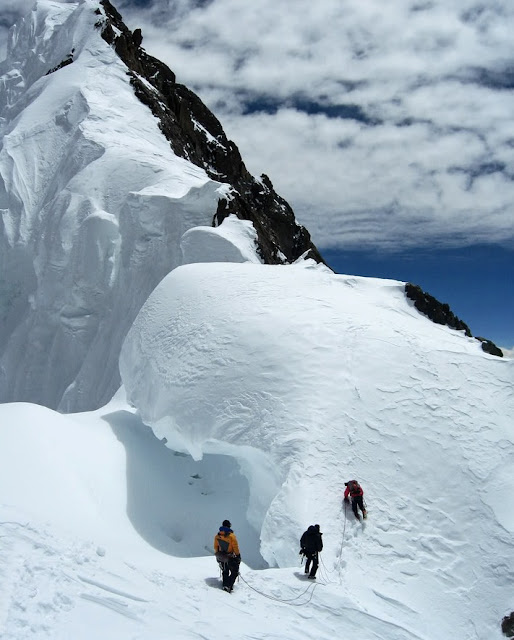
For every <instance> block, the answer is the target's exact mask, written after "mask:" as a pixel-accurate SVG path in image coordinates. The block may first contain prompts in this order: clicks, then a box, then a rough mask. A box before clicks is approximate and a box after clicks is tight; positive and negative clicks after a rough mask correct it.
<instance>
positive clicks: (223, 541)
mask: <svg viewBox="0 0 514 640" xmlns="http://www.w3.org/2000/svg"><path fill="white" fill-rule="evenodd" d="M216 540H217V541H218V551H216V560H217V561H218V562H222V563H225V562H228V561H229V558H230V555H229V553H228V548H229V545H230V542H229V540H228V538H224V537H222V536H221V535H218V536H217V538H216Z"/></svg>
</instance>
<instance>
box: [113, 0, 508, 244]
mask: <svg viewBox="0 0 514 640" xmlns="http://www.w3.org/2000/svg"><path fill="white" fill-rule="evenodd" d="M122 10H123V13H124V15H125V17H126V18H128V21H129V22H130V23H131V26H133V27H135V26H142V27H143V34H144V36H145V40H144V43H143V45H144V46H145V47H146V48H147V50H148V51H149V52H150V53H152V54H154V55H156V56H157V57H160V58H161V59H163V60H164V61H166V62H167V63H168V64H169V65H170V66H171V68H172V69H173V70H174V71H175V72H176V74H177V78H178V80H179V81H180V82H183V83H185V84H187V85H188V86H190V87H191V88H193V89H194V90H195V91H196V92H197V93H199V95H200V96H201V97H202V98H203V100H204V101H205V102H206V103H207V105H208V106H209V107H210V108H211V109H212V110H213V111H214V112H215V114H216V115H217V116H218V117H219V119H220V120H221V122H222V124H223V126H224V128H225V130H226V132H227V134H228V135H229V136H230V137H231V138H232V139H233V140H234V141H235V142H236V144H237V145H238V146H239V148H240V150H241V152H242V155H243V158H244V159H245V162H246V164H247V165H248V168H249V169H250V171H252V172H253V173H256V174H259V173H261V172H264V173H267V174H268V175H269V176H270V177H271V179H272V181H273V183H274V185H275V187H276V188H277V190H278V191H279V193H281V195H283V196H284V197H285V198H286V199H287V200H288V201H289V202H290V203H291V204H292V206H293V208H294V209H295V212H296V214H297V217H298V219H299V220H300V222H302V223H303V224H305V225H306V226H307V227H308V229H309V230H310V231H311V233H312V235H313V238H314V241H315V242H316V243H317V244H318V245H319V246H323V247H344V248H351V247H357V246H362V245H365V246H367V247H375V248H377V247H378V248H385V249H392V250H400V249H402V248H408V247H411V246H416V245H419V244H439V245H444V244H453V245H455V246H459V245H460V246H462V245H467V244H473V243H475V242H477V241H478V240H480V242H482V243H483V242H490V243H500V244H505V245H511V246H512V245H514V232H513V228H512V218H513V215H514V210H513V207H514V205H513V202H514V125H513V123H512V117H511V114H512V108H513V94H512V89H513V87H514V62H513V59H512V44H511V31H510V28H509V25H512V23H513V19H514V6H513V5H512V3H511V2H510V1H509V0H500V1H499V2H496V3H494V6H493V5H492V4H491V3H485V2H480V1H476V0H456V1H455V2H453V3H447V2H443V1H442V0H432V1H423V0H399V1H398V2H395V3H393V4H392V3H383V2H382V1H379V0H368V1H367V2H365V3H363V2H361V1H360V0H324V2H322V3H313V2H311V1H310V0H297V1H296V2H295V3H289V2H286V1H285V0H261V2H259V3H241V2H239V0H212V1H210V2H195V1H194V0H189V1H188V0H181V1H180V2H172V3H167V2H159V1H157V2H154V3H153V4H152V5H151V8H146V9H144V10H141V9H138V8H137V7H134V6H131V5H130V4H127V3H126V4H125V6H122Z"/></svg>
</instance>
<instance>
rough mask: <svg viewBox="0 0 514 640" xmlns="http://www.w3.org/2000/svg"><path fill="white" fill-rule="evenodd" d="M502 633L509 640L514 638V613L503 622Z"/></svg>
mask: <svg viewBox="0 0 514 640" xmlns="http://www.w3.org/2000/svg"><path fill="white" fill-rule="evenodd" d="M502 631H503V633H504V635H506V636H507V638H514V611H513V612H512V613H511V614H510V616H505V618H503V620H502Z"/></svg>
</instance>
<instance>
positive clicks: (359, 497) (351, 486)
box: [344, 480, 368, 520]
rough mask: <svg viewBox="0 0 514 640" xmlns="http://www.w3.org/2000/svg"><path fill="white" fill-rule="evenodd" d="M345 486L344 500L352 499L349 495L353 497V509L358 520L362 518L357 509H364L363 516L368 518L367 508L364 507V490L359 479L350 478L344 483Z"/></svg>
mask: <svg viewBox="0 0 514 640" xmlns="http://www.w3.org/2000/svg"><path fill="white" fill-rule="evenodd" d="M344 486H345V487H346V489H345V490H344V501H345V502H350V499H349V497H348V496H350V498H351V499H352V511H353V513H354V515H355V517H356V518H357V520H360V519H361V517H360V515H359V512H358V511H357V509H360V510H361V511H362V517H363V518H366V517H367V515H368V514H367V513H366V508H365V507H364V491H363V490H362V487H361V486H360V484H359V483H358V482H357V480H349V481H348V482H345V483H344Z"/></svg>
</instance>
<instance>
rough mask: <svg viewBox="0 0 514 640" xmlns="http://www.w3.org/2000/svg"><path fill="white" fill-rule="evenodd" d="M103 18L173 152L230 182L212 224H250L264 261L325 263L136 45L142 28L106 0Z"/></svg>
mask: <svg viewBox="0 0 514 640" xmlns="http://www.w3.org/2000/svg"><path fill="white" fill-rule="evenodd" d="M101 5H102V6H103V8H104V10H105V17H102V19H100V20H99V22H98V23H97V26H98V27H99V28H100V29H101V33H102V37H103V38H104V40H106V42H108V43H109V44H111V45H112V46H113V47H114V49H115V51H116V53H117V54H118V55H119V56H120V58H121V59H122V60H123V62H124V63H125V64H126V65H127V67H128V69H129V71H128V73H129V75H130V81H131V84H132V86H133V87H134V91H135V93H136V95H137V97H138V98H139V99H140V100H141V102H143V103H144V104H146V105H147V106H148V107H149V108H150V109H151V111H152V113H153V114H154V116H156V117H157V118H158V120H159V123H160V124H159V126H160V129H161V131H162V132H163V134H164V135H165V136H166V139H167V140H168V141H169V143H170V145H171V147H172V149H173V151H174V152H175V153H176V154H177V155H179V156H181V157H183V158H185V159H187V160H189V161H190V162H192V163H194V164H196V165H198V166H199V167H202V168H203V169H204V170H205V171H206V173H207V174H208V175H209V177H211V178H212V179H213V180H217V181H220V182H228V183H229V184H231V185H232V187H233V191H232V193H231V195H230V197H229V198H228V199H222V200H220V202H219V206H218V210H217V212H216V215H215V216H214V220H213V224H214V225H218V224H220V223H221V222H222V221H223V220H224V218H226V217H227V216H228V215H230V214H235V215H236V216H237V217H238V218H241V219H245V220H251V222H253V224H254V227H255V229H256V231H257V235H258V240H259V250H260V254H261V257H262V259H263V260H264V262H266V263H269V264H280V263H283V262H292V261H294V260H296V259H298V258H299V257H300V256H301V255H303V254H306V255H307V256H308V257H310V258H313V259H314V260H316V261H317V262H324V260H323V258H322V257H321V255H320V253H319V251H318V250H317V249H316V247H315V246H314V245H313V243H312V242H311V238H310V234H309V232H308V231H307V230H306V229H305V228H304V227H302V226H301V225H299V224H297V222H296V220H295V217H294V213H293V211H292V209H291V207H290V206H289V205H288V203H287V202H286V201H285V200H284V199H283V198H281V197H280V196H279V195H278V194H277V193H276V192H275V190H274V189H273V185H272V184H271V181H270V179H269V178H268V177H267V176H265V175H263V176H262V177H261V180H256V179H255V178H254V177H253V176H252V175H251V174H250V173H249V172H248V171H247V169H246V167H245V165H244V163H243V161H242V159H241V155H240V153H239V150H238V148H237V147H236V145H235V144H234V143H233V142H232V141H230V140H228V139H227V137H226V135H225V133H224V131H223V129H222V126H221V124H220V123H219V121H218V120H217V119H216V117H215V116H214V115H213V114H212V113H211V111H209V109H208V108H207V107H206V106H205V105H204V104H203V102H202V101H201V100H200V98H199V97H198V96H197V95H195V94H194V93H193V92H192V91H190V90H189V89H187V87H185V86H184V85H181V84H178V83H176V81H175V74H174V73H173V72H172V71H171V70H170V69H169V68H168V67H167V66H166V65H165V64H163V63H162V62H160V61H159V60H157V59H156V58H153V57H152V56H150V55H148V54H147V53H146V52H145V51H144V49H142V48H141V47H140V44H141V42H142V35H141V30H140V29H136V30H135V31H134V32H133V33H132V32H131V31H130V30H129V29H128V28H127V27H126V25H125V24H124V23H123V21H122V18H121V15H120V14H119V13H118V11H117V10H116V9H115V8H114V7H113V6H112V4H111V3H110V2H109V0H102V2H101Z"/></svg>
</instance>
